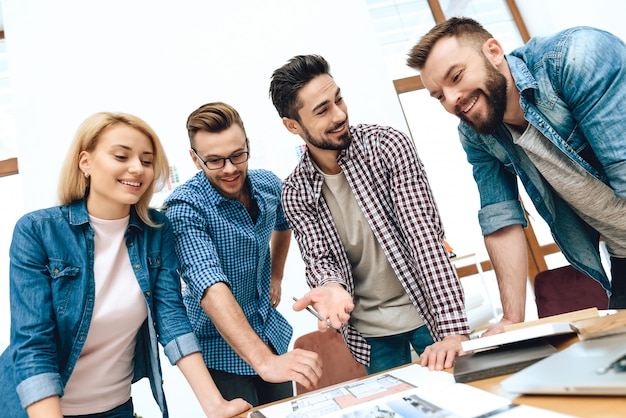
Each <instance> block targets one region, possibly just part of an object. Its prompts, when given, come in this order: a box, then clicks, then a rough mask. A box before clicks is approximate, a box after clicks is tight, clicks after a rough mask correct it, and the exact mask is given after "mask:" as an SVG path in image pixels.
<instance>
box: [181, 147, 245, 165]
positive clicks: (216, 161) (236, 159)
mask: <svg viewBox="0 0 626 418" xmlns="http://www.w3.org/2000/svg"><path fill="white" fill-rule="evenodd" d="M191 150H192V151H193V153H194V154H196V157H197V158H198V159H199V160H200V161H202V162H203V163H204V166H205V167H206V168H207V169H209V170H219V169H221V168H224V166H225V165H226V160H228V161H230V163H231V164H233V165H239V164H243V163H245V162H246V161H248V158H249V155H250V152H249V151H241V152H236V153H234V154H233V155H231V156H230V157H226V158H217V157H216V158H209V159H208V160H206V161H205V160H203V159H202V157H200V156H199V155H198V151H196V150H195V148H191Z"/></svg>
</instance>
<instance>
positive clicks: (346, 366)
mask: <svg viewBox="0 0 626 418" xmlns="http://www.w3.org/2000/svg"><path fill="white" fill-rule="evenodd" d="M294 348H302V349H304V350H309V351H314V352H316V353H317V354H319V356H320V358H321V359H322V377H321V379H320V382H319V385H318V387H317V389H319V388H324V387H327V386H332V385H336V384H337V383H342V382H345V381H347V380H352V379H356V378H358V377H362V376H366V375H367V373H366V372H365V367H364V366H363V365H362V364H361V363H359V362H357V361H356V360H355V359H354V358H353V357H352V354H351V353H350V350H349V349H348V346H347V345H346V343H345V341H344V340H343V338H342V337H341V335H340V334H338V333H336V332H333V331H331V330H329V331H326V332H321V331H314V332H311V333H308V334H305V335H302V336H300V337H298V338H297V339H296V341H295V342H294ZM306 392H310V390H309V389H307V388H305V387H304V386H301V385H299V384H298V383H296V394H297V395H301V394H303V393H306Z"/></svg>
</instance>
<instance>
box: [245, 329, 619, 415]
mask: <svg viewBox="0 0 626 418" xmlns="http://www.w3.org/2000/svg"><path fill="white" fill-rule="evenodd" d="M576 341H578V338H577V337H565V338H563V337H557V338H553V339H552V340H550V343H552V344H553V345H555V346H556V347H557V348H558V349H563V348H565V347H567V346H569V345H570V344H572V343H574V342H576ZM446 371H449V372H452V371H453V370H452V369H446ZM508 376H510V375H504V376H497V377H491V378H489V379H483V380H476V381H474V382H469V383H467V384H468V385H470V386H474V387H476V388H478V389H482V390H484V391H487V392H491V393H493V394H496V395H498V396H502V397H504V398H506V399H509V400H510V401H511V402H513V403H518V404H523V405H529V406H534V407H537V408H543V409H547V410H550V411H555V412H560V413H562V414H567V415H571V416H574V417H579V418H626V396H551V395H523V396H519V395H518V394H514V393H509V392H505V391H504V390H503V389H502V388H501V387H500V382H501V381H502V380H504V379H505V378H506V377H508ZM355 380H358V379H355ZM624 384H626V382H624ZM326 389H327V388H323V389H320V390H326ZM310 393H311V392H309V393H307V395H309V394H310ZM303 396H304V395H303ZM284 401H285V400H283V401H280V402H284ZM264 406H267V405H264ZM247 416H248V412H246V413H245V414H242V415H239V416H238V417H241V418H245V417H247Z"/></svg>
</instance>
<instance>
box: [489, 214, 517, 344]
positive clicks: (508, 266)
mask: <svg viewBox="0 0 626 418" xmlns="http://www.w3.org/2000/svg"><path fill="white" fill-rule="evenodd" d="M485 247H486V248H487V252H488V253H489V258H490V259H491V263H492V264H493V268H494V271H495V273H496V279H497V281H498V289H499V291H500V300H501V302H502V311H503V314H504V315H503V317H502V319H501V320H500V322H499V323H498V324H496V325H495V326H492V327H490V328H489V329H488V330H487V331H486V332H485V333H484V334H483V335H485V336H486V335H491V334H497V333H500V332H504V326H505V325H510V324H515V323H518V322H524V316H525V310H526V280H527V279H528V254H527V249H526V236H525V235H524V230H523V229H522V226H521V225H510V226H507V227H504V228H501V229H499V230H497V231H496V232H494V233H492V234H489V235H486V236H485Z"/></svg>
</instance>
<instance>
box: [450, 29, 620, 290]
mask: <svg viewBox="0 0 626 418" xmlns="http://www.w3.org/2000/svg"><path fill="white" fill-rule="evenodd" d="M607 57H610V59H607ZM506 59H507V63H508V65H509V68H510V70H511V74H512V76H513V79H514V81H515V86H516V88H517V89H518V91H519V92H520V105H521V108H522V110H523V112H524V117H525V119H526V120H527V121H528V122H529V123H530V124H532V125H533V126H534V127H535V128H537V129H538V130H539V131H540V132H541V133H542V134H543V135H544V136H545V137H546V138H547V139H548V140H550V141H551V142H552V143H553V144H554V145H555V146H556V147H557V148H558V149H559V150H560V151H561V152H562V153H563V154H564V155H566V156H567V157H569V158H570V159H571V160H572V161H574V162H575V163H576V164H578V165H579V166H580V167H582V168H584V169H585V170H586V171H587V172H588V173H590V174H591V175H593V176H595V177H596V178H598V179H600V180H601V181H603V182H604V183H606V184H608V185H609V186H610V187H611V188H613V190H614V191H615V194H616V195H617V196H618V197H621V198H626V146H624V145H625V144H624V139H625V137H624V135H625V134H626V118H624V117H623V115H622V114H621V113H622V112H621V111H619V109H620V107H619V106H620V105H622V104H623V103H626V48H625V45H624V43H623V42H622V41H621V40H620V39H618V38H616V37H615V36H613V35H611V34H609V33H607V32H604V31H600V30H597V29H593V28H589V27H576V28H572V29H568V30H565V31H562V32H560V33H558V34H556V35H554V36H551V37H537V38H533V39H531V40H530V41H529V42H528V43H527V44H526V45H525V46H523V47H520V48H518V49H516V50H514V51H513V52H512V53H511V54H510V55H507V56H506ZM459 135H460V139H461V143H462V145H463V148H464V149H465V152H466V154H467V159H468V161H469V162H470V164H472V167H473V174H474V179H475V180H476V183H477V185H478V190H479V193H480V201H481V209H480V211H479V213H478V218H479V222H480V225H481V228H482V232H483V235H488V234H491V233H493V232H495V231H496V230H498V229H500V228H503V227H506V226H509V225H514V224H522V225H524V226H526V218H525V216H524V212H523V209H522V207H521V205H520V203H519V200H518V196H519V195H518V189H517V177H519V179H520V181H521V182H522V184H523V185H524V187H525V189H526V192H527V193H528V195H529V197H530V198H531V200H532V202H533V204H534V205H535V207H536V209H537V211H538V213H539V214H540V215H541V216H542V217H543V219H544V220H545V221H546V222H547V224H548V226H549V227H550V230H551V232H552V236H553V238H554V240H555V242H556V243H557V245H558V246H559V247H560V249H561V251H562V252H563V254H564V256H565V257H566V259H567V260H568V261H569V262H570V263H571V264H572V265H573V266H574V267H576V268H577V269H579V270H581V271H584V272H586V273H587V274H589V275H590V276H592V277H593V278H595V279H596V280H597V281H598V282H600V283H601V284H602V285H603V286H604V288H605V289H607V290H609V289H610V284H609V280H608V278H607V276H606V273H605V272H604V269H603V267H602V263H601V261H600V256H599V253H598V242H599V234H598V232H596V231H595V230H593V229H592V228H591V227H590V226H588V225H587V224H586V223H585V222H583V221H582V219H580V218H579V217H578V216H577V215H576V214H575V213H574V212H573V211H572V209H571V208H570V206H569V205H568V204H567V203H566V202H565V201H563V200H562V199H561V198H560V197H559V196H558V195H557V194H556V193H554V192H553V190H552V189H551V188H550V186H549V185H548V184H547V183H546V182H545V180H544V179H543V177H542V176H541V175H540V173H539V172H538V171H537V169H536V168H535V166H534V165H533V164H532V162H531V161H530V159H529V158H528V157H527V155H526V154H525V152H524V151H523V150H522V149H521V148H520V147H519V146H518V145H515V144H514V143H513V139H512V137H511V135H510V133H509V131H508V129H507V128H506V127H505V126H504V124H503V125H502V126H500V128H499V129H498V130H497V131H496V132H495V133H494V134H492V135H479V134H477V133H475V132H474V131H473V130H472V129H471V128H470V127H469V126H467V125H466V124H464V123H463V122H461V123H460V124H459Z"/></svg>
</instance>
